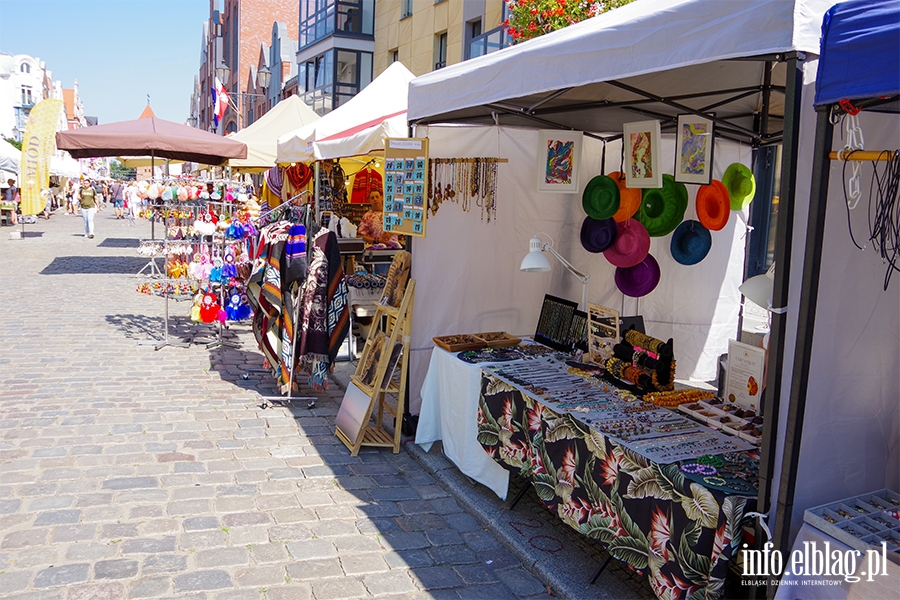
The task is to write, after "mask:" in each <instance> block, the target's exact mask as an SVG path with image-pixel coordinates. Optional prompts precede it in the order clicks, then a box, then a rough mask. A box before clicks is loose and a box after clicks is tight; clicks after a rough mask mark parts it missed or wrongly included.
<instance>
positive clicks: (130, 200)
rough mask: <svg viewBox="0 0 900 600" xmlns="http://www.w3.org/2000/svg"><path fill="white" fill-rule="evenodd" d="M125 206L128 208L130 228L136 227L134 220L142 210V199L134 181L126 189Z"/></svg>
mask: <svg viewBox="0 0 900 600" xmlns="http://www.w3.org/2000/svg"><path fill="white" fill-rule="evenodd" d="M125 204H126V205H127V206H128V208H127V212H128V226H129V227H134V219H135V217H137V215H138V213H139V212H140V210H141V197H140V196H139V195H138V188H137V185H135V182H134V181H129V182H128V185H127V186H126V187H125Z"/></svg>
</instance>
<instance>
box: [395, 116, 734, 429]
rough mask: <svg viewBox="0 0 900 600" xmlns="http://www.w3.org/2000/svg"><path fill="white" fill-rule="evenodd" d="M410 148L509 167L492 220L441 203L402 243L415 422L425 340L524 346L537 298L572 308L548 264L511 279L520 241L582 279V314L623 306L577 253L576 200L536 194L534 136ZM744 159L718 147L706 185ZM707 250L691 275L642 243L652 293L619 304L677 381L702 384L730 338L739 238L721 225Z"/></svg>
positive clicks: (458, 131)
mask: <svg viewBox="0 0 900 600" xmlns="http://www.w3.org/2000/svg"><path fill="white" fill-rule="evenodd" d="M416 136H417V137H425V136H427V137H429V138H430V154H431V156H432V157H443V158H447V157H474V156H496V157H504V158H508V159H509V163H508V164H501V165H500V166H499V182H498V185H497V196H498V201H497V212H496V220H495V221H492V222H491V223H488V222H487V221H485V220H482V218H481V209H480V208H479V207H477V206H473V207H472V211H471V212H468V213H465V212H463V211H462V209H461V207H460V206H459V205H457V204H453V203H447V202H445V203H443V204H442V205H441V207H440V210H439V211H438V214H437V215H436V216H433V217H429V219H428V225H427V237H425V238H415V239H414V241H413V267H412V276H413V277H414V278H415V279H416V281H417V286H416V302H415V311H414V317H413V334H412V338H413V339H412V348H413V351H412V354H411V371H410V385H411V391H412V394H411V396H410V409H411V411H412V412H413V413H417V412H418V410H419V406H420V404H421V397H420V394H419V392H420V389H421V386H422V382H423V380H424V378H425V373H426V371H427V368H428V361H429V358H430V352H431V348H432V347H433V346H434V343H433V342H432V339H431V338H432V337H434V336H439V335H449V334H454V333H465V332H478V331H500V330H502V331H508V332H510V333H514V334H520V335H532V334H533V333H534V329H535V325H536V323H537V319H538V315H539V312H540V306H541V302H542V300H543V297H544V294H548V293H549V294H553V295H556V296H560V297H564V298H569V299H572V300H574V301H578V300H579V299H580V298H581V284H580V283H579V282H578V280H577V279H576V278H575V277H574V276H573V275H572V274H571V273H569V272H568V271H566V270H565V268H563V266H562V265H561V264H559V263H558V262H557V261H556V259H554V258H553V257H549V259H550V262H551V264H552V265H553V271H552V272H551V273H522V272H520V271H519V264H520V263H521V261H522V258H523V257H524V256H525V254H526V253H527V251H528V240H529V239H530V238H531V237H532V236H534V235H535V234H536V233H538V232H545V233H547V234H549V235H550V236H551V237H552V238H553V240H554V242H555V247H556V249H557V250H558V251H559V252H560V253H561V254H562V255H563V256H565V257H566V258H567V259H568V260H570V261H571V262H572V263H573V264H574V265H575V267H576V268H578V269H580V270H583V271H584V272H586V273H589V274H590V276H591V281H590V295H589V299H590V301H591V302H595V303H598V304H603V305H606V306H610V307H613V308H617V309H620V310H622V309H623V300H624V298H623V295H622V294H621V293H620V292H619V291H618V289H617V288H616V286H615V283H614V280H613V276H614V273H615V269H614V267H612V266H611V265H610V264H609V263H608V262H607V261H606V259H605V258H603V257H602V256H601V255H595V254H591V253H589V252H587V251H586V250H584V249H583V248H582V246H581V243H580V241H579V232H580V229H581V223H582V221H583V220H584V217H585V213H584V211H583V210H582V208H581V193H580V191H579V193H578V194H550V193H538V192H537V191H536V190H537V175H536V169H537V145H538V134H537V130H534V129H513V128H502V127H499V128H498V127H455V126H443V127H427V128H426V127H420V128H419V129H418V130H417V131H416ZM663 146H664V148H663V150H664V152H663V155H662V162H661V165H663V169H664V172H665V171H668V172H672V170H673V166H674V137H673V136H668V137H666V136H664V138H663ZM601 148H602V145H601V143H600V142H599V141H597V140H594V139H590V138H585V139H584V147H583V152H582V161H581V168H582V171H581V177H580V180H579V189H580V190H581V189H583V188H584V186H585V185H586V184H587V182H588V181H589V180H590V178H591V177H592V176H593V175H596V174H599V172H600V154H601ZM750 157H751V152H750V148H749V147H746V146H740V145H738V144H734V143H730V142H726V141H722V140H719V141H717V145H716V151H715V168H714V176H715V177H716V178H720V177H721V176H722V174H723V173H724V172H725V169H726V168H727V166H728V165H729V164H731V163H732V162H738V161H740V162H743V163H744V164H748V165H749V163H750ZM619 164H620V146H619V145H618V144H617V143H616V144H609V146H608V148H607V153H606V172H607V173H609V172H610V171H614V170H618V169H619ZM696 191H697V186H694V185H690V186H688V193H689V197H690V203H689V207H688V210H687V213H686V214H685V218H696V213H695V209H694V196H695V195H696ZM712 236H713V248H712V251H711V252H710V254H709V256H707V258H706V259H705V260H704V261H703V262H701V263H700V264H699V265H696V266H693V267H685V266H682V265H679V264H677V263H676V262H675V261H674V260H673V259H672V258H671V255H670V252H669V243H670V241H671V235H669V236H666V237H663V238H652V245H651V249H650V252H651V254H653V256H654V257H655V258H656V259H657V260H658V261H659V264H660V267H661V270H662V278H661V281H660V285H659V286H658V287H657V289H656V290H655V291H654V292H652V293H651V294H649V295H648V296H646V297H644V298H641V299H640V301H639V302H638V301H635V300H633V299H628V300H627V301H625V302H624V313H623V314H626V315H633V314H643V315H644V321H645V325H646V327H647V331H648V333H649V334H651V335H654V336H656V337H659V338H669V337H673V338H674V339H675V354H676V357H677V360H678V376H679V377H680V378H685V379H688V378H692V379H700V380H710V379H713V378H714V377H715V374H716V358H717V357H718V355H719V354H721V353H723V352H726V351H727V347H728V340H729V339H733V338H734V337H735V336H736V333H737V321H738V313H739V304H740V294H739V292H738V289H737V288H738V286H739V285H740V283H741V274H742V266H743V260H744V242H745V240H744V227H743V225H742V224H740V221H739V220H738V219H737V218H736V214H734V213H733V214H732V218H731V220H730V221H729V223H728V225H727V227H726V228H725V229H723V230H722V231H718V232H712Z"/></svg>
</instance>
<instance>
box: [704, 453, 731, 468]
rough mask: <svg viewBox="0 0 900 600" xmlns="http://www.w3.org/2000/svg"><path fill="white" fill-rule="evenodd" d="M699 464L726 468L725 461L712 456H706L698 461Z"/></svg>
mask: <svg viewBox="0 0 900 600" xmlns="http://www.w3.org/2000/svg"><path fill="white" fill-rule="evenodd" d="M697 462H698V463H700V464H701V465H709V466H711V467H719V468H721V467H724V466H725V460H724V459H723V458H722V457H721V456H715V455H712V454H704V455H703V456H701V457H700V458H698V459H697Z"/></svg>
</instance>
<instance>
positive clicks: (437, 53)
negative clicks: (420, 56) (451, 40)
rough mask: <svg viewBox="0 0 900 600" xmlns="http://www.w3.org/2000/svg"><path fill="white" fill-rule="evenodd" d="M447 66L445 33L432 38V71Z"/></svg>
mask: <svg viewBox="0 0 900 600" xmlns="http://www.w3.org/2000/svg"><path fill="white" fill-rule="evenodd" d="M446 66H447V32H446V31H445V32H444V33H440V34H438V35H436V36H434V69H435V71H436V70H438V69H443V68H444V67H446Z"/></svg>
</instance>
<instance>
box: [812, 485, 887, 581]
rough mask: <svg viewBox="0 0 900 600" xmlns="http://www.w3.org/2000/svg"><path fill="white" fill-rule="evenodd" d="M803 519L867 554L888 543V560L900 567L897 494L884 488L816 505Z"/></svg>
mask: <svg viewBox="0 0 900 600" xmlns="http://www.w3.org/2000/svg"><path fill="white" fill-rule="evenodd" d="M845 515H849V517H847V516H845ZM828 519H831V520H832V521H834V523H831V522H829V521H828ZM803 520H804V521H805V522H807V523H809V524H810V525H812V526H813V527H815V528H816V529H818V530H820V531H823V532H824V533H827V534H828V535H830V536H832V537H833V538H835V539H836V540H840V541H841V542H843V543H845V544H847V545H848V546H850V547H851V548H854V549H855V550H859V551H860V552H863V553H865V552H866V551H867V550H872V549H874V550H878V551H880V550H881V548H882V545H881V543H882V542H886V543H887V556H888V558H889V559H890V560H891V561H892V562H894V563H897V564H900V494H898V493H897V492H894V491H892V490H888V489H884V490H879V491H877V492H871V493H869V494H862V495H860V496H854V497H852V498H847V499H845V500H840V501H838V502H832V503H830V504H823V505H821V506H816V507H813V508H810V509H808V510H806V511H805V512H804V513H803Z"/></svg>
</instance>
